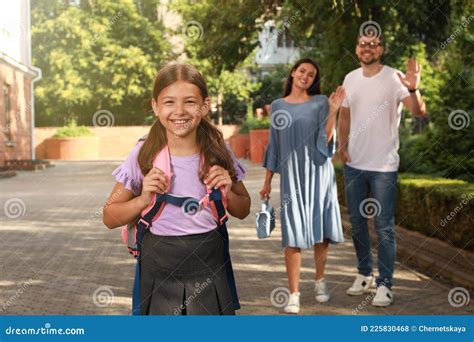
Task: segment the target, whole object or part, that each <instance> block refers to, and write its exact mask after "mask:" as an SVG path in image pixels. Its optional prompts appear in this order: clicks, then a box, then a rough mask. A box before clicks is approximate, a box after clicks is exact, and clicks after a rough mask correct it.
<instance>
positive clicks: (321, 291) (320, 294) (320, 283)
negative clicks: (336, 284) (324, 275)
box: [314, 279, 330, 303]
mask: <svg viewBox="0 0 474 342" xmlns="http://www.w3.org/2000/svg"><path fill="white" fill-rule="evenodd" d="M314 291H315V292H316V300H317V301H318V302H320V303H326V302H327V301H328V300H329V298H330V295H329V291H328V285H327V283H326V280H324V279H320V280H316V281H315V282H314Z"/></svg>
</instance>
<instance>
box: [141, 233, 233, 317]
mask: <svg viewBox="0 0 474 342" xmlns="http://www.w3.org/2000/svg"><path fill="white" fill-rule="evenodd" d="M140 258H141V259H140V263H141V276H140V298H141V311H142V314H143V315H235V311H234V308H233V305H232V296H231V291H230V288H229V284H228V282H227V274H226V265H225V261H224V241H223V239H222V236H221V235H220V234H219V232H218V231H217V230H212V231H210V232H208V233H205V234H194V235H186V236H160V235H154V234H152V233H150V232H149V231H148V232H147V233H146V234H145V237H144V240H143V246H142V253H141V257H140Z"/></svg>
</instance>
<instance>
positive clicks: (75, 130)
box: [53, 119, 95, 138]
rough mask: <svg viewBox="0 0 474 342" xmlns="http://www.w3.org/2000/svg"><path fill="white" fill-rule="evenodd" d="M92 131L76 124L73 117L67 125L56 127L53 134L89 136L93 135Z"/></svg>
mask: <svg viewBox="0 0 474 342" xmlns="http://www.w3.org/2000/svg"><path fill="white" fill-rule="evenodd" d="M94 135H95V134H94V132H92V131H91V130H90V129H89V128H87V127H86V126H77V122H76V120H75V119H72V120H71V121H70V122H69V124H68V125H67V126H64V127H61V128H58V129H57V130H56V133H55V134H54V135H53V137H54V138H67V137H90V136H94Z"/></svg>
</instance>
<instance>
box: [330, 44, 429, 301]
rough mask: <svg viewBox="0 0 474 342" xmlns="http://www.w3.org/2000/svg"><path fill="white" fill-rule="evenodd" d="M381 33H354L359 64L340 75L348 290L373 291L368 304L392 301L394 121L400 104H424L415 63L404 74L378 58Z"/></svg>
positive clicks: (416, 107)
mask: <svg viewBox="0 0 474 342" xmlns="http://www.w3.org/2000/svg"><path fill="white" fill-rule="evenodd" d="M383 52H384V48H383V37H382V36H381V35H372V36H359V38H358V41H357V46H356V55H357V57H358V58H359V61H360V63H361V67H360V68H359V69H356V70H354V71H352V72H350V73H349V74H347V75H346V77H345V79H344V84H343V86H344V88H345V90H346V98H345V100H344V102H343V103H342V108H341V112H340V115H339V124H338V125H339V136H340V138H339V139H340V140H339V154H340V157H341V160H342V162H343V163H344V164H345V165H344V180H345V192H346V202H347V208H348V211H349V216H350V221H351V231H352V240H353V243H354V247H355V250H356V254H357V261H358V266H357V268H358V273H359V274H358V275H357V277H356V279H355V280H354V283H353V284H352V286H351V287H350V288H349V289H348V290H347V294H349V295H361V294H364V293H367V292H370V291H371V287H372V285H374V280H375V283H376V285H377V292H376V295H375V296H374V299H373V301H372V304H373V305H375V306H388V305H390V304H391V303H392V302H393V292H392V289H391V288H392V278H393V271H394V264H395V256H396V241H395V221H394V214H395V205H396V197H397V170H398V164H399V156H398V147H399V139H398V126H399V124H400V117H401V110H402V106H403V105H405V106H406V107H407V108H408V110H409V111H410V112H411V113H413V114H414V115H418V116H425V115H426V110H425V105H424V103H423V99H422V97H421V94H420V92H419V90H418V87H419V84H420V76H421V67H420V65H419V64H418V63H417V62H416V61H415V60H414V59H409V60H408V62H407V70H406V74H405V75H403V74H402V73H401V72H400V71H398V70H396V69H393V68H390V67H388V66H386V65H382V64H381V63H380V58H381V56H382V54H383ZM369 217H373V218H374V221H375V228H376V232H377V238H378V246H377V250H378V271H379V276H378V277H377V278H376V279H374V276H373V275H372V258H371V245H370V237H369V231H368V227H367V218H369Z"/></svg>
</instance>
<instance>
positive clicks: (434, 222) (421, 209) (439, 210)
mask: <svg viewBox="0 0 474 342" xmlns="http://www.w3.org/2000/svg"><path fill="white" fill-rule="evenodd" d="M335 169H336V179H337V188H338V196H339V202H340V203H341V204H342V205H344V204H345V193H344V188H345V187H344V177H343V174H342V165H340V164H339V165H336V166H335ZM398 178H399V179H398V195H397V208H396V213H395V222H396V223H397V224H400V225H401V226H402V227H404V228H408V229H411V230H415V231H419V232H420V233H423V234H425V235H426V236H430V237H436V238H438V239H440V240H444V241H447V242H448V243H450V244H453V245H455V246H457V247H459V248H463V249H467V250H474V230H473V229H472V216H473V215H474V208H473V206H472V200H473V198H474V183H471V182H467V181H462V180H456V179H446V178H439V177H432V176H430V175H422V174H413V173H400V174H399V177H398Z"/></svg>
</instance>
